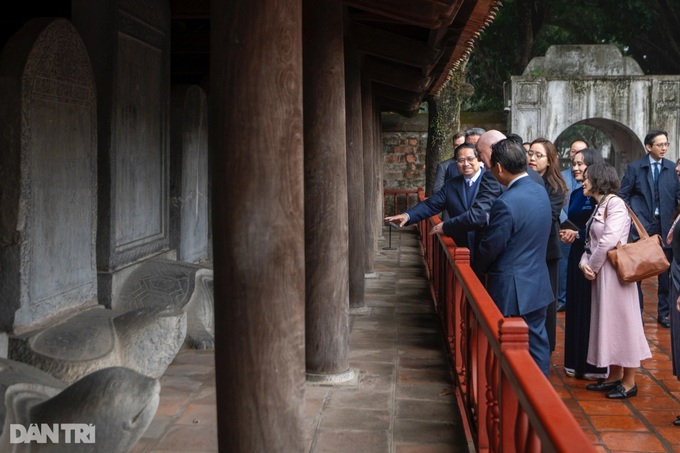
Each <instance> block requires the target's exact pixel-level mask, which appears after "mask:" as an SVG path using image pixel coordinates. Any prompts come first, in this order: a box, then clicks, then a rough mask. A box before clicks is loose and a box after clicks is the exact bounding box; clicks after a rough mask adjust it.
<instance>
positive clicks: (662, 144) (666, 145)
mask: <svg viewBox="0 0 680 453" xmlns="http://www.w3.org/2000/svg"><path fill="white" fill-rule="evenodd" d="M652 146H656V147H657V148H668V147H669V146H671V144H670V143H668V142H665V143H654V144H653V145H652Z"/></svg>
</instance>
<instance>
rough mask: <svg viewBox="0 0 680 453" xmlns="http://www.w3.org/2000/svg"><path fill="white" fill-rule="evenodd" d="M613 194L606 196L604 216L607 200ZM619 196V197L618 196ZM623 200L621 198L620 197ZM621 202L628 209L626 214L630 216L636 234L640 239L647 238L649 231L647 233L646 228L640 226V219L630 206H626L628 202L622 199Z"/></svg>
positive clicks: (605, 214)
mask: <svg viewBox="0 0 680 453" xmlns="http://www.w3.org/2000/svg"><path fill="white" fill-rule="evenodd" d="M614 196H615V195H611V196H608V197H607V204H606V205H605V206H604V218H605V219H606V218H607V206H609V200H611V198H612V197H614ZM619 198H621V197H619ZM621 200H623V198H621ZM623 204H625V205H626V209H628V215H629V216H630V219H631V220H632V221H633V225H635V229H636V230H637V232H638V236H640V239H647V238H648V237H649V233H647V230H645V227H643V226H642V222H640V219H638V217H637V216H636V215H635V213H634V212H633V210H632V209H630V206H628V203H626V200H623Z"/></svg>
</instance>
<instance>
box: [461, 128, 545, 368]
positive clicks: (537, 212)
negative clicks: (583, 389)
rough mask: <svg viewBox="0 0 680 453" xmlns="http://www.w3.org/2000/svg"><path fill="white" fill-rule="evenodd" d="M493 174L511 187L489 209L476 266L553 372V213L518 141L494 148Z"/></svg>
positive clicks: (531, 349)
mask: <svg viewBox="0 0 680 453" xmlns="http://www.w3.org/2000/svg"><path fill="white" fill-rule="evenodd" d="M492 151H493V152H492V153H491V159H490V166H491V167H490V170H491V173H493V175H494V176H495V177H496V179H497V180H498V181H499V182H500V183H501V184H503V185H504V186H506V187H507V191H505V192H504V193H503V194H502V195H500V196H499V197H498V199H496V201H495V202H494V203H493V206H492V208H491V214H490V217H489V227H488V228H487V229H486V230H485V232H484V234H483V236H482V237H481V239H480V243H479V247H478V249H477V253H476V258H475V261H474V263H473V265H474V267H475V271H476V272H477V273H478V275H482V274H486V275H487V285H486V288H487V291H488V292H489V295H490V296H491V298H492V299H493V300H494V302H495V303H496V305H497V306H498V308H499V310H500V311H501V313H502V314H503V316H521V317H522V318H523V319H524V320H525V321H526V323H527V325H528V326H529V352H530V353H531V355H532V357H533V358H534V360H535V361H536V364H537V365H538V366H539V368H540V369H541V371H543V373H544V374H545V375H546V376H548V373H549V370H550V344H549V342H548V334H547V331H546V328H545V321H546V315H547V309H548V305H549V304H550V303H551V302H552V301H553V299H554V294H553V292H552V288H551V286H550V277H549V275H548V266H547V264H546V260H545V257H546V250H547V247H548V237H549V235H550V229H551V225H552V210H551V207H550V200H549V198H548V194H547V192H546V190H545V188H544V187H543V186H541V185H539V184H536V183H535V182H534V181H532V180H531V179H530V177H529V176H528V174H527V159H526V151H525V150H524V147H523V146H522V145H521V144H520V143H517V142H516V141H514V140H509V139H506V140H501V141H499V142H497V143H496V144H494V145H493V147H492Z"/></svg>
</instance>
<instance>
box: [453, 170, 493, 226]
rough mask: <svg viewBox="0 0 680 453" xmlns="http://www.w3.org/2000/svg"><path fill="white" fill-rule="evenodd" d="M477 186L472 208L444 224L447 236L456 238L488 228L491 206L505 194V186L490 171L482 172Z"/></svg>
mask: <svg viewBox="0 0 680 453" xmlns="http://www.w3.org/2000/svg"><path fill="white" fill-rule="evenodd" d="M477 186H478V187H477V193H476V194H475V199H474V201H473V202H472V206H470V207H469V208H468V209H467V210H465V211H464V212H462V213H459V214H457V215H456V216H451V218H450V219H448V220H446V221H445V222H444V225H443V229H444V234H445V235H447V236H451V237H454V235H455V234H460V232H467V231H475V230H478V229H480V228H482V227H484V226H486V224H487V219H488V215H489V212H490V211H491V205H492V204H493V202H494V201H496V198H498V197H499V196H500V194H501V193H503V186H501V184H500V183H499V182H498V181H497V180H496V177H495V176H494V175H493V173H491V172H490V171H488V170H483V171H482V174H481V175H480V177H479V179H478V180H477Z"/></svg>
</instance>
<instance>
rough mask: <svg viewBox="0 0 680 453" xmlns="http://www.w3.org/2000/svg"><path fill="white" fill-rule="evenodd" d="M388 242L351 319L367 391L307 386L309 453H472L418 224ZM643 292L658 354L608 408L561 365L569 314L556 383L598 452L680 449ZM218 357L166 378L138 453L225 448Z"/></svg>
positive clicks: (190, 362) (672, 383) (668, 378)
mask: <svg viewBox="0 0 680 453" xmlns="http://www.w3.org/2000/svg"><path fill="white" fill-rule="evenodd" d="M387 240H388V236H387V234H386V235H385V239H384V240H383V241H381V246H380V247H381V250H379V253H378V254H377V255H376V258H375V271H376V274H377V276H378V277H379V278H375V279H367V280H366V305H367V307H368V309H369V311H368V313H366V314H363V315H352V316H351V335H350V366H351V367H352V368H353V369H355V370H358V374H359V379H358V385H355V386H353V387H352V386H348V387H324V386H312V385H307V387H306V392H305V393H306V398H305V415H306V418H305V451H306V452H307V453H322V452H324V453H334V452H341V453H347V452H349V453H373V452H376V453H443V452H466V451H468V446H467V445H466V444H465V439H464V436H463V432H462V428H461V425H460V423H459V416H458V411H457V408H456V406H455V399H454V395H453V394H452V393H451V377H450V372H449V367H448V364H447V361H446V356H445V354H444V349H443V342H442V336H441V332H440V330H439V325H438V322H437V321H436V318H435V315H434V312H433V309H432V300H431V298H430V295H429V290H428V287H427V281H426V278H425V273H424V267H423V264H422V258H421V254H420V248H419V245H418V243H417V240H416V235H415V231H414V229H413V228H404V229H401V230H399V231H398V232H393V233H392V244H391V245H392V247H394V248H396V250H383V249H382V248H383V247H387V245H388V243H387ZM643 289H644V290H645V293H646V296H647V298H646V306H647V309H646V312H645V316H644V321H645V331H646V334H647V339H648V340H649V342H650V346H651V348H652V352H653V354H654V356H653V358H652V359H649V360H646V361H645V362H644V363H643V368H642V369H641V371H640V374H639V377H638V381H637V383H638V387H639V393H638V396H637V397H635V398H631V399H629V400H625V401H611V400H607V399H606V398H604V397H603V395H602V394H600V393H597V392H589V391H587V390H585V388H584V387H585V385H586V384H587V383H588V381H582V380H578V379H575V378H569V377H566V376H565V374H564V369H563V366H562V365H563V361H562V358H563V356H562V354H563V351H564V348H563V344H564V332H563V327H564V314H563V313H562V314H559V316H558V337H557V341H558V345H557V350H556V351H555V353H554V355H553V359H552V362H553V370H552V372H551V376H550V380H551V382H552V383H553V385H554V386H555V388H556V390H557V392H558V393H559V394H560V395H561V396H562V398H563V400H564V401H565V403H566V404H567V406H568V407H569V408H570V410H571V411H572V413H573V414H574V415H575V417H576V419H577V420H578V421H579V423H580V424H581V426H583V428H584V430H585V431H586V432H587V434H588V436H589V437H590V438H591V439H592V441H593V443H594V444H595V445H596V446H597V448H598V450H599V451H601V452H620V451H628V452H663V451H669V452H672V451H677V452H680V427H675V426H673V425H672V421H673V420H674V419H675V417H676V416H677V415H680V382H678V381H677V380H676V379H675V377H674V376H673V375H672V371H671V361H670V356H669V354H670V331H669V330H668V329H663V328H661V327H660V326H658V325H657V323H656V308H655V304H656V297H655V294H656V293H655V291H656V287H655V285H654V283H653V282H651V281H646V282H645V283H644V285H643ZM214 373H215V372H214V366H213V354H212V352H211V351H194V350H182V351H181V352H180V354H179V355H178V356H177V358H176V359H175V361H174V362H173V363H172V364H171V365H170V367H169V368H168V370H167V372H166V374H165V375H164V376H163V377H162V378H161V385H162V390H161V402H160V405H159V408H158V411H157V413H156V417H155V418H154V421H153V422H152V424H151V426H150V427H149V429H148V430H147V431H146V433H145V434H144V436H143V437H142V439H140V441H139V443H138V444H137V446H136V447H135V448H134V449H133V450H132V451H133V452H134V453H175V452H183V453H188V452H215V451H217V429H216V416H215V374H214Z"/></svg>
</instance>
